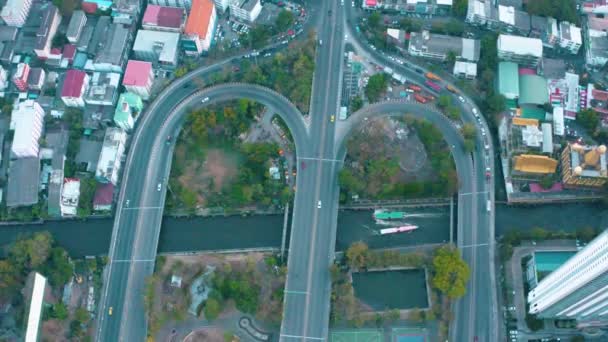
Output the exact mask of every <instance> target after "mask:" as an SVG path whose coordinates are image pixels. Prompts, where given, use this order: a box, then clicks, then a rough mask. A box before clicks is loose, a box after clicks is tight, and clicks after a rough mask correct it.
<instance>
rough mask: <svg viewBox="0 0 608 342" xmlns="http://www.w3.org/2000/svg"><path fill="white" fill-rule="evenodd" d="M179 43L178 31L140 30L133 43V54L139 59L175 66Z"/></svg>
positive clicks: (165, 65) (169, 66)
mask: <svg viewBox="0 0 608 342" xmlns="http://www.w3.org/2000/svg"><path fill="white" fill-rule="evenodd" d="M178 45H179V33H177V32H159V31H150V30H139V31H137V37H136V38H135V44H133V54H134V56H135V58H137V59H141V60H144V61H149V62H153V63H158V64H159V65H160V66H164V67H168V68H173V67H175V66H176V65H177V56H178V55H177V48H178Z"/></svg>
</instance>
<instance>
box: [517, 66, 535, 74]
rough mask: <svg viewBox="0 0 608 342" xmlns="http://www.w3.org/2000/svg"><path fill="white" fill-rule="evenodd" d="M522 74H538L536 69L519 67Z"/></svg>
mask: <svg viewBox="0 0 608 342" xmlns="http://www.w3.org/2000/svg"><path fill="white" fill-rule="evenodd" d="M519 74H520V75H536V70H534V69H530V68H519Z"/></svg>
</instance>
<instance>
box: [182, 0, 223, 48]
mask: <svg viewBox="0 0 608 342" xmlns="http://www.w3.org/2000/svg"><path fill="white" fill-rule="evenodd" d="M216 20H217V14H216V13H215V5H214V4H213V2H211V0H193V1H192V9H191V10H190V14H189V15H188V20H187V21H186V28H185V29H184V37H183V38H182V40H183V41H182V46H183V47H184V50H185V51H186V54H189V55H200V54H201V53H203V52H204V51H207V50H209V47H210V46H211V40H212V39H213V31H214V30H215V23H216Z"/></svg>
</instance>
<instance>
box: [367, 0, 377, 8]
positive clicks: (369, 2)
mask: <svg viewBox="0 0 608 342" xmlns="http://www.w3.org/2000/svg"><path fill="white" fill-rule="evenodd" d="M365 5H366V6H369V7H372V6H376V0H365Z"/></svg>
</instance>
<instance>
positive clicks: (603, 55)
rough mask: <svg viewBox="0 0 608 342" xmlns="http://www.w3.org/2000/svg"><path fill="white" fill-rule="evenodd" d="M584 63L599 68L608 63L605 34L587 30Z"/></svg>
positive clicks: (607, 45)
mask: <svg viewBox="0 0 608 342" xmlns="http://www.w3.org/2000/svg"><path fill="white" fill-rule="evenodd" d="M585 63H587V65H589V66H590V67H595V68H601V67H603V66H604V65H606V63H608V36H607V34H606V32H600V31H595V30H588V33H587V46H586V49H585Z"/></svg>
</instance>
